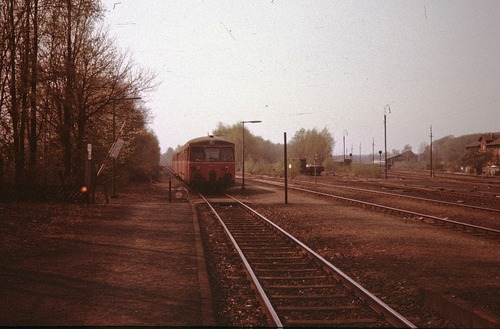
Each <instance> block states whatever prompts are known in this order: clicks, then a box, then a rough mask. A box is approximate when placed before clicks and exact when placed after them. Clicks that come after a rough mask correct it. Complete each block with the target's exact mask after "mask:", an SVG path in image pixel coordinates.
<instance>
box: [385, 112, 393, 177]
mask: <svg viewBox="0 0 500 329" xmlns="http://www.w3.org/2000/svg"><path fill="white" fill-rule="evenodd" d="M387 113H391V107H390V106H389V104H387V105H386V106H384V147H385V162H384V165H385V179H386V180H387Z"/></svg>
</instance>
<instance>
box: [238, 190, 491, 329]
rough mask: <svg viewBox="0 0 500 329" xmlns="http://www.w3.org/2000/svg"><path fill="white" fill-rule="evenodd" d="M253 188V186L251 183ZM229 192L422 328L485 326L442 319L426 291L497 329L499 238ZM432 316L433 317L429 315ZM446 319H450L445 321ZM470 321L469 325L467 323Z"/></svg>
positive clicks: (332, 204)
mask: <svg viewBox="0 0 500 329" xmlns="http://www.w3.org/2000/svg"><path fill="white" fill-rule="evenodd" d="M249 184H251V183H249ZM232 194H235V195H238V197H239V198H240V199H243V200H245V201H246V202H249V203H252V204H253V207H255V208H256V209H257V210H258V211H259V212H261V213H262V214H264V215H266V216H267V217H268V218H269V219H271V220H272V221H274V222H275V223H277V224H278V225H280V226H281V227H283V228H284V229H285V230H287V231H289V232H290V233H292V234H293V235H295V236H297V237H298V238H299V239H300V240H302V241H304V242H305V243H306V244H307V245H309V246H310V247H312V248H313V249H315V250H316V251H318V252H319V253H320V254H321V255H322V256H323V257H325V258H326V259H327V260H329V261H330V262H331V263H332V264H334V265H335V266H337V267H339V268H340V269H341V270H342V271H344V272H345V273H347V274H348V275H349V276H351V277H353V278H354V279H355V280H356V281H358V282H359V283H361V284H362V285H363V286H364V287H366V288H367V289H368V290H370V291H372V292H374V293H376V294H377V296H378V297H379V298H381V299H382V300H383V301H385V302H386V303H387V304H389V305H391V306H394V307H395V309H396V310H397V311H398V312H400V313H401V314H402V315H404V316H406V317H408V318H410V319H411V320H413V321H415V322H414V323H415V324H416V325H417V326H419V327H436V326H447V327H448V326H449V327H455V326H462V327H470V326H471V325H475V326H479V327H482V326H484V325H485V324H484V323H482V324H479V325H477V324H472V323H470V322H469V323H467V321H468V320H461V319H458V317H459V315H456V314H455V315H453V316H452V318H448V319H445V321H443V320H439V319H435V318H433V316H432V314H431V313H432V311H433V308H434V307H432V306H430V305H426V303H425V302H423V300H422V298H421V294H419V293H421V292H422V290H423V289H425V291H427V294H428V295H430V292H432V293H436V294H437V295H439V296H442V297H444V298H446V299H448V300H449V301H450V302H451V303H452V304H454V305H457V306H459V307H463V308H464V309H468V310H470V311H472V312H473V313H476V314H477V315H479V316H480V317H482V318H484V319H487V321H490V324H488V323H487V322H486V325H488V326H490V325H491V324H492V326H493V327H498V326H499V325H500V321H499V320H500V297H499V296H500V248H499V247H500V244H499V241H498V239H496V238H491V237H490V238H485V237H484V236H475V235H473V234H471V233H470V232H462V231H460V230H458V229H453V228H449V227H442V226H437V225H431V224H428V223H422V222H421V221H420V220H418V219H416V218H403V217H401V216H396V215H392V214H385V213H382V212H377V211H373V210H367V209H363V208H361V207H356V206H351V205H346V204H343V203H339V202H336V201H331V200H326V199H318V198H313V197H310V196H306V195H304V194H301V193H296V192H289V197H288V204H286V205H285V204H284V192H283V190H282V189H276V188H273V187H265V186H257V185H255V184H253V186H252V185H250V186H248V187H247V189H246V190H245V191H241V190H240V189H239V188H235V189H233V191H232ZM429 311H431V312H429ZM445 318H446V316H445ZM463 321H465V323H464V322H463Z"/></svg>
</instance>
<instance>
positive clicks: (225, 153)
mask: <svg viewBox="0 0 500 329" xmlns="http://www.w3.org/2000/svg"><path fill="white" fill-rule="evenodd" d="M220 161H222V162H233V161H234V152H233V149H232V148H231V147H223V148H221V149H220Z"/></svg>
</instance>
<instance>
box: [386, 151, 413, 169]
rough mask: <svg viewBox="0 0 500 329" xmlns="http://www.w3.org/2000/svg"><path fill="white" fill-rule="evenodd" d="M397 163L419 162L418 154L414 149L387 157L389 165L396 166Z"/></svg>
mask: <svg viewBox="0 0 500 329" xmlns="http://www.w3.org/2000/svg"><path fill="white" fill-rule="evenodd" d="M396 163H401V164H402V165H407V164H413V163H418V155H416V154H415V153H413V152H412V151H406V152H403V153H400V154H398V155H394V156H392V157H390V158H387V165H388V166H389V167H392V166H394V165H395V164H396Z"/></svg>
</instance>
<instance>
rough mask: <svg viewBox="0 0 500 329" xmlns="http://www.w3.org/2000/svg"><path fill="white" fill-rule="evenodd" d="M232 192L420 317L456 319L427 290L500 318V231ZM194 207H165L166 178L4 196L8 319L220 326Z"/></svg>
mask: <svg viewBox="0 0 500 329" xmlns="http://www.w3.org/2000/svg"><path fill="white" fill-rule="evenodd" d="M232 193H234V194H237V195H238V196H239V197H241V198H243V199H244V200H246V201H248V202H251V203H253V204H254V206H256V207H257V208H258V210H260V211H261V212H262V213H264V214H266V215H267V216H268V217H269V218H270V219H272V220H273V221H275V222H277V223H278V224H279V225H281V226H282V227H284V228H285V229H286V230H288V231H290V232H291V233H292V234H294V235H296V236H298V237H299V238H300V239H301V240H303V241H304V242H305V243H306V244H308V245H309V246H311V247H313V248H314V249H316V250H317V251H318V252H319V253H320V254H321V255H323V256H324V257H325V258H327V259H328V260H330V261H331V262H332V263H333V264H334V265H336V266H338V267H339V268H340V269H341V270H343V271H344V272H346V273H347V274H348V275H350V276H351V277H353V278H354V279H355V280H357V281H358V282H359V283H361V284H362V285H363V286H365V287H366V288H367V289H368V290H370V291H372V292H374V293H376V294H377V295H378V296H379V297H380V298H381V299H382V300H384V301H385V302H386V303H388V304H389V305H393V306H394V307H395V308H396V310H397V311H398V312H400V313H402V314H403V315H405V316H407V317H409V318H410V319H411V320H412V321H414V323H415V324H417V325H418V326H420V327H436V326H448V327H453V326H456V324H455V323H453V322H452V321H445V322H443V321H439V320H437V319H434V318H433V317H432V313H429V312H428V308H426V307H425V305H424V304H425V303H423V302H422V300H421V299H420V297H419V289H421V288H425V289H428V290H431V291H435V292H437V293H439V294H440V295H442V296H445V297H447V298H449V299H451V300H452V301H454V302H455V303H456V304H458V305H464V307H466V308H470V309H473V310H474V311H475V312H477V313H479V314H481V316H483V317H485V318H488V319H490V320H491V321H492V322H493V323H495V322H496V327H498V323H499V317H500V307H499V305H500V299H499V296H500V266H499V264H500V251H499V250H500V249H499V241H498V240H495V239H491V238H489V239H485V238H484V237H481V236H474V235H472V234H470V233H466V232H461V231H459V230H456V229H451V228H443V227H440V226H435V225H429V224H426V223H421V222H420V221H418V220H415V219H414V218H401V217H398V216H395V215H390V214H384V213H380V212H374V211H370V210H366V209H363V208H359V207H353V206H349V205H344V204H341V203H338V202H332V201H327V200H321V199H316V198H311V197H308V196H305V195H302V194H296V193H290V194H289V204H287V205H285V204H284V203H283V200H284V196H283V192H282V191H281V190H276V189H274V188H269V187H265V188H261V187H259V188H257V186H253V185H252V184H250V183H249V185H247V190H245V191H241V190H239V189H238V188H235V189H234V190H233V191H232ZM177 215H178V216H177ZM191 215H192V208H190V205H189V204H188V203H178V204H171V205H170V206H168V207H167V198H166V185H165V184H159V185H158V184H153V185H152V186H151V187H147V188H143V189H142V190H135V191H133V192H129V193H124V192H121V193H120V198H119V199H112V200H111V203H110V204H109V205H104V204H99V205H97V206H96V205H90V206H88V205H81V206H78V205H58V204H1V203H0V257H1V264H2V266H1V267H0V295H1V296H2V298H0V325H172V326H173V325H183V326H186V325H188V326H199V325H206V324H210V322H206V321H209V320H208V318H207V317H205V316H204V315H203V310H202V307H201V305H200V304H199V301H200V291H199V286H198V284H196V285H193V282H196V283H197V282H198V280H199V278H198V276H197V256H196V251H195V250H194V248H193V245H194V244H193V239H194V237H193V233H192V232H193V229H192V225H193V222H192V221H187V222H186V221H185V220H181V219H180V218H181V217H182V218H186V217H189V216H191ZM186 232H188V233H186ZM172 264H175V265H172ZM429 314H430V315H429ZM451 320H453V319H451ZM211 324H213V322H212V323H211Z"/></svg>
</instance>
